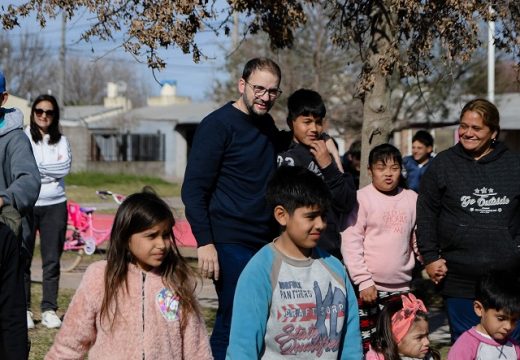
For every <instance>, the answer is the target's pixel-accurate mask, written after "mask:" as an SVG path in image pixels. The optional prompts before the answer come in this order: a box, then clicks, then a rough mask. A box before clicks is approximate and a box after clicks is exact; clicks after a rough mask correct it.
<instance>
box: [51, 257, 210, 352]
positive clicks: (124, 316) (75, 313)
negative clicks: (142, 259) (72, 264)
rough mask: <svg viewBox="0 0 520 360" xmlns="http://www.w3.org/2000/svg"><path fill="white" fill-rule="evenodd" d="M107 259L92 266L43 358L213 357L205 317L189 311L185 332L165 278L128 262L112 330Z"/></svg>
mask: <svg viewBox="0 0 520 360" xmlns="http://www.w3.org/2000/svg"><path fill="white" fill-rule="evenodd" d="M105 267H106V261H99V262H96V263H94V264H92V265H90V266H89V267H88V269H87V271H86V272H85V275H84V276H83V280H82V281H81V284H80V286H79V288H78V290H77V291H76V294H75V295H74V297H73V298H72V301H71V303H70V306H69V308H68V310H67V313H66V314H65V319H64V321H63V325H62V327H61V330H60V331H59V333H58V334H57V335H56V338H55V340H54V344H53V345H52V347H51V349H50V351H49V353H48V354H47V355H46V357H45V359H47V360H53V359H68V360H71V359H83V358H84V355H85V354H86V353H87V351H88V358H89V359H90V360H96V359H114V360H116V359H125V360H126V359H139V360H142V359H153V360H161V359H197V360H203V359H213V357H212V355H211V350H210V347H209V340H208V334H207V332H206V327H205V325H204V321H203V320H202V318H200V317H198V316H193V315H190V316H189V317H188V319H187V325H186V329H185V331H184V333H181V330H180V322H179V316H183V314H182V309H179V308H178V300H177V298H176V296H175V295H174V294H173V293H172V292H171V291H169V290H168V289H167V288H165V286H164V284H163V282H162V280H161V277H160V276H159V275H157V274H155V273H153V272H148V273H145V272H142V271H141V270H140V269H138V268H137V267H136V266H135V265H130V266H129V271H128V278H127V281H128V292H126V291H122V292H120V294H119V298H118V300H119V301H118V303H119V314H118V316H117V320H116V322H115V324H114V327H113V329H112V330H110V328H109V325H108V324H106V321H103V324H102V323H101V322H100V317H99V311H100V308H101V302H102V300H103V289H104V272H105Z"/></svg>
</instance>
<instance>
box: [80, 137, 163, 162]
mask: <svg viewBox="0 0 520 360" xmlns="http://www.w3.org/2000/svg"><path fill="white" fill-rule="evenodd" d="M90 143H91V146H90V160H91V161H164V158H165V151H164V143H165V135H164V134H161V133H157V134H92V135H91V142H90Z"/></svg>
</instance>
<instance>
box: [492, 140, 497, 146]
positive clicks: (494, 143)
mask: <svg viewBox="0 0 520 360" xmlns="http://www.w3.org/2000/svg"><path fill="white" fill-rule="evenodd" d="M496 144H497V139H496V138H493V139H491V146H493V147H495V145H496Z"/></svg>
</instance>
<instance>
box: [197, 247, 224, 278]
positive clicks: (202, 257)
mask: <svg viewBox="0 0 520 360" xmlns="http://www.w3.org/2000/svg"><path fill="white" fill-rule="evenodd" d="M197 258H198V260H199V264H198V266H199V271H200V273H201V274H202V277H205V278H207V279H215V280H218V276H219V271H220V268H219V265H218V255H217V249H216V248H215V245H213V244H208V245H204V246H201V247H199V248H198V249H197Z"/></svg>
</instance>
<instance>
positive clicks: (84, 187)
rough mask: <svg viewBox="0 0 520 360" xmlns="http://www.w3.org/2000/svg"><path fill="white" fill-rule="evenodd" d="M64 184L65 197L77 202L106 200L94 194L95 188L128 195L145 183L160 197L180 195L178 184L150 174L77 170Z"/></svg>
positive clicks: (66, 178) (139, 189) (138, 189)
mask: <svg viewBox="0 0 520 360" xmlns="http://www.w3.org/2000/svg"><path fill="white" fill-rule="evenodd" d="M65 185H66V192H67V197H68V198H69V199H71V200H74V201H76V202H79V203H82V202H101V201H106V200H101V199H100V198H99V197H98V196H97V195H96V190H110V191H112V192H114V193H118V194H123V195H129V194H132V193H135V192H138V191H141V189H142V188H143V186H145V185H148V186H151V187H152V188H153V189H154V190H155V191H156V192H157V194H158V195H159V196H162V197H172V196H180V185H179V184H176V183H171V182H168V181H166V180H163V179H161V178H158V177H151V176H136V175H127V174H102V173H95V172H77V173H71V174H69V175H68V176H67V177H65ZM109 201H110V200H109Z"/></svg>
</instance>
